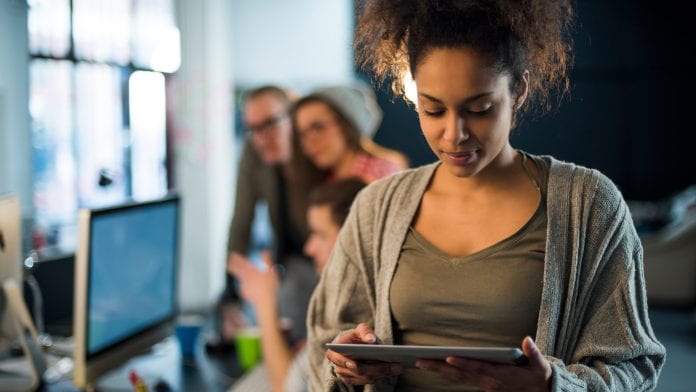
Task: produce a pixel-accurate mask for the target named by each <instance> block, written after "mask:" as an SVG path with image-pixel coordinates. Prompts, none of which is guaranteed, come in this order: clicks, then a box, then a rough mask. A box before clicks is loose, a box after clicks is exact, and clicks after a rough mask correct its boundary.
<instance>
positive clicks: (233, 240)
mask: <svg viewBox="0 0 696 392" xmlns="http://www.w3.org/2000/svg"><path fill="white" fill-rule="evenodd" d="M292 103H293V94H292V93H291V92H288V91H287V90H285V89H283V88H281V87H278V86H270V85H269V86H263V87H259V88H256V89H253V90H251V91H249V92H248V93H247V94H246V96H245V99H244V110H243V121H244V126H245V128H246V129H247V140H246V142H245V144H244V148H243V151H242V155H241V158H240V162H239V171H238V174H237V189H236V192H237V193H236V198H235V205H234V212H233V218H232V222H231V224H230V228H229V239H228V243H227V252H228V258H230V259H231V258H232V257H235V256H237V257H241V258H243V257H246V256H248V254H249V252H250V251H252V250H253V249H252V246H251V244H252V243H253V241H254V238H252V224H253V222H254V218H255V215H256V212H257V211H259V210H258V209H257V208H256V207H257V205H258V204H259V203H261V204H265V205H266V207H267V211H268V217H269V218H270V219H269V220H270V226H271V231H272V234H273V241H272V247H273V253H274V258H275V259H276V260H277V262H278V263H279V264H282V265H283V266H284V270H285V274H284V276H285V277H284V279H283V282H282V286H283V292H284V296H283V298H284V300H286V301H284V302H283V304H282V305H281V310H280V311H281V313H282V314H283V315H284V316H286V317H288V318H289V319H290V320H291V321H292V324H293V331H292V336H293V338H296V339H302V338H304V336H305V326H304V324H305V323H304V318H305V314H306V304H307V301H308V300H309V296H310V295H311V290H312V287H313V286H314V283H315V280H316V278H315V277H314V273H313V271H312V266H311V262H310V261H309V260H308V259H306V258H305V257H303V256H302V245H303V244H304V242H305V240H306V238H307V222H306V220H305V213H306V204H303V203H304V199H301V198H298V197H295V196H294V195H293V194H292V193H291V192H288V190H287V184H288V182H289V180H290V179H289V178H288V177H289V176H290V175H291V173H290V171H289V170H288V164H289V162H290V159H291V156H292V148H291V122H290V114H289V110H290V107H291V105H292ZM268 245H271V244H265V245H264V246H268ZM298 304H299V305H298ZM219 308H220V315H221V317H222V319H221V324H220V325H221V331H220V338H221V339H222V341H223V342H229V341H231V340H232V339H233V337H234V334H235V333H236V331H237V330H239V328H241V327H243V326H244V325H245V324H246V322H247V320H245V317H244V313H243V312H242V308H241V306H240V302H239V296H238V293H237V290H236V288H235V284H234V279H233V278H232V277H231V276H229V275H228V277H227V285H226V289H225V291H224V293H223V295H222V298H221V301H220V306H219Z"/></svg>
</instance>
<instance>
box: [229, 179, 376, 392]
mask: <svg viewBox="0 0 696 392" xmlns="http://www.w3.org/2000/svg"><path fill="white" fill-rule="evenodd" d="M364 186H365V184H364V183H363V182H362V181H360V180H357V179H343V180H338V181H336V182H331V183H326V184H322V185H320V186H319V187H317V188H315V189H314V190H313V191H312V192H311V194H310V196H309V209H308V210H307V222H308V224H309V229H310V235H309V238H308V239H307V242H306V243H305V245H304V252H305V253H306V254H307V255H308V256H310V257H311V258H312V260H313V262H314V268H315V270H316V273H317V276H319V275H321V271H322V270H323V269H324V266H325V265H326V262H327V261H328V260H329V256H330V254H331V250H332V249H333V246H334V243H335V242H336V238H337V237H338V233H339V230H340V228H341V226H342V225H343V222H344V221H345V219H346V216H347V215H348V210H349V208H350V205H351V203H352V201H353V199H354V198H355V196H356V195H357V193H358V192H359V191H360V190H361V189H362V188H363V187H364ZM262 258H263V261H264V267H265V268H262V269H258V268H256V267H254V266H253V265H252V264H251V263H250V262H249V260H246V259H245V258H244V257H242V256H233V257H231V258H230V259H229V261H228V263H227V270H228V271H229V273H230V274H232V275H234V276H235V277H236V278H237V279H238V280H239V282H240V284H241V295H242V297H243V298H244V299H246V300H247V301H249V302H250V303H251V304H252V305H253V307H254V309H255V311H256V314H257V315H258V322H259V328H260V331H261V347H262V352H263V358H264V363H265V367H259V368H257V370H255V372H263V373H264V374H263V377H265V378H267V379H268V380H270V384H271V385H270V386H269V388H270V387H272V390H273V391H284V390H285V391H294V390H304V389H306V385H307V372H308V362H307V356H306V352H305V350H304V343H305V341H301V342H298V343H296V344H294V345H293V346H290V345H289V344H288V342H287V340H286V338H285V336H284V335H283V332H282V326H281V320H280V317H279V312H278V289H279V284H280V283H279V278H278V274H277V273H276V269H275V264H274V262H273V259H272V257H271V255H270V254H269V253H268V252H263V253H262ZM258 376H261V375H257V377H258ZM243 387H244V385H243V382H242V383H240V385H237V386H233V390H234V389H236V388H239V389H243Z"/></svg>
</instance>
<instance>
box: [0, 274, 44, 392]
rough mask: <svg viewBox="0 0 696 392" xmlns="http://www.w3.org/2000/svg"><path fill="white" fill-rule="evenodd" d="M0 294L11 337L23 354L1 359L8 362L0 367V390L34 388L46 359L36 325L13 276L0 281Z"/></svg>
mask: <svg viewBox="0 0 696 392" xmlns="http://www.w3.org/2000/svg"><path fill="white" fill-rule="evenodd" d="M0 297H4V299H5V301H4V302H5V305H4V306H6V307H7V309H6V311H5V313H4V314H5V316H7V317H10V319H11V320H10V321H11V325H12V328H13V329H14V331H13V332H14V333H13V337H14V338H16V339H18V340H19V343H20V345H21V346H22V352H23V354H24V357H23V360H19V361H18V360H16V359H15V358H12V359H10V360H8V363H5V364H9V365H10V366H7V367H5V366H3V367H1V368H0V391H34V390H36V389H38V387H39V385H40V384H41V379H42V376H43V374H44V372H45V371H46V360H45V358H44V356H43V353H42V352H41V345H40V344H39V339H38V335H37V333H36V328H34V323H33V321H32V319H31V316H30V315H29V311H28V310H27V307H26V305H25V304H24V297H23V294H22V291H21V290H20V289H19V286H18V285H17V282H15V280H14V279H7V280H5V281H4V282H2V293H0ZM0 302H2V298H0ZM0 305H2V304H1V303H0ZM8 332H9V331H8Z"/></svg>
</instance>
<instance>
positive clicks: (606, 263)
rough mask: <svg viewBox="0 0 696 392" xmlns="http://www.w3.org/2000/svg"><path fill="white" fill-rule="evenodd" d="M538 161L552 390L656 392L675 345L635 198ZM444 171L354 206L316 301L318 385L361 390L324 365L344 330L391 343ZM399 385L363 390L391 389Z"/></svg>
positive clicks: (541, 322) (576, 171)
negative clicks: (649, 294) (423, 218)
mask: <svg viewBox="0 0 696 392" xmlns="http://www.w3.org/2000/svg"><path fill="white" fill-rule="evenodd" d="M537 158H541V159H544V160H545V161H546V162H547V164H548V166H549V180H548V193H547V208H548V209H547V211H548V231H547V241H546V258H545V266H544V281H543V290H542V295H541V308H540V310H539V319H538V322H537V331H536V337H535V340H536V343H537V345H538V346H539V349H540V350H541V352H542V353H544V354H545V355H546V356H547V359H548V360H549V361H550V362H551V364H552V368H553V376H552V380H551V384H552V388H551V389H552V390H553V391H586V390H589V391H649V390H652V389H654V388H655V386H656V383H657V380H658V376H659V373H660V370H661V368H662V365H663V364H664V361H665V349H664V347H663V346H662V345H661V344H660V342H658V340H657V338H656V337H655V334H654V333H653V330H652V327H651V326H650V321H649V319H648V308H647V303H646V294H645V283H644V278H643V255H642V248H641V245H640V240H639V238H638V236H637V234H636V231H635V229H634V226H633V222H632V220H631V217H630V214H629V211H628V208H627V207H626V203H625V202H624V200H623V198H622V196H621V194H620V192H619V191H618V189H617V188H616V187H615V185H614V184H613V183H612V182H611V181H610V180H609V179H608V178H607V177H605V176H604V175H602V174H601V173H599V172H598V171H596V170H592V169H587V168H584V167H581V166H576V165H574V164H570V163H565V162H561V161H558V160H556V159H554V158H551V157H537ZM437 165H438V163H434V164H430V165H427V166H424V167H421V168H417V169H413V170H409V171H405V172H402V173H399V174H396V175H393V176H391V177H388V178H386V179H383V180H381V181H378V182H376V183H374V184H372V185H371V186H369V187H368V188H366V189H364V190H363V191H362V192H361V194H360V195H359V196H358V198H357V199H356V201H355V203H354V204H353V206H352V208H351V211H350V214H349V216H348V219H347V221H346V223H345V225H344V226H343V229H342V230H341V233H340V235H339V239H338V241H337V245H336V246H335V248H334V251H333V253H332V256H331V259H330V261H329V264H328V266H327V267H326V268H325V269H324V271H323V273H322V277H321V280H320V283H319V285H318V286H317V288H316V290H315V291H314V295H313V296H312V300H311V303H310V310H309V313H308V316H307V323H308V331H309V347H308V349H309V350H310V375H309V382H310V390H312V391H320V390H353V389H354V388H353V387H352V386H350V385H345V384H343V383H341V382H340V381H339V380H337V379H336V377H335V376H334V374H333V372H332V371H331V368H330V366H329V362H328V360H326V359H325V352H326V349H325V348H323V344H324V343H326V342H329V341H331V340H333V339H334V337H336V336H337V335H339V334H340V333H341V332H343V331H346V330H349V329H352V328H354V327H355V325H357V324H358V323H360V322H365V323H368V324H369V325H371V326H373V328H374V330H375V333H376V334H377V336H378V337H379V338H380V339H381V340H382V341H383V342H384V343H386V344H390V343H393V331H392V320H391V314H390V307H389V286H390V284H391V280H392V278H393V276H394V271H395V268H396V264H397V260H398V257H399V253H400V250H401V246H402V244H403V242H404V239H405V236H406V232H407V230H408V227H409V225H410V224H411V222H412V221H413V218H414V216H415V213H416V210H417V209H418V206H419V204H420V201H421V199H422V196H423V193H424V192H425V189H426V187H427V185H428V183H429V181H430V179H431V177H432V175H433V173H434V171H435V168H436V167H437ZM414 289H415V290H417V289H418V288H417V287H415V288H414ZM396 381H397V377H391V378H388V379H385V380H383V381H381V382H379V383H377V384H373V385H368V386H366V387H365V390H366V391H392V390H394V385H395V384H396ZM356 389H360V388H356Z"/></svg>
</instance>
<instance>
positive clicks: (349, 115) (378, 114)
mask: <svg viewBox="0 0 696 392" xmlns="http://www.w3.org/2000/svg"><path fill="white" fill-rule="evenodd" d="M381 121H382V111H381V109H380V107H379V106H378V105H377V102H376V100H375V96H374V93H373V92H372V90H371V89H370V88H369V87H366V86H362V85H356V86H332V87H325V88H321V89H319V90H316V91H314V92H313V93H311V94H310V95H307V96H305V97H303V98H302V99H300V100H299V101H297V103H296V104H295V106H294V107H293V110H292V123H293V131H294V132H293V150H294V154H293V158H292V164H291V167H292V169H293V171H294V172H295V173H296V175H295V176H296V177H298V178H303V179H304V181H306V182H305V183H304V184H303V186H305V187H306V186H310V187H311V182H321V181H324V180H336V179H341V178H359V179H360V180H362V181H364V182H365V183H371V182H373V181H375V180H377V179H379V178H382V177H384V176H387V175H389V174H392V173H395V172H397V171H400V170H403V169H406V168H407V167H408V160H407V159H406V157H405V156H404V155H403V154H401V153H400V152H398V151H395V150H390V149H387V148H385V147H382V146H379V145H378V144H376V143H375V142H374V141H372V137H373V136H374V133H375V131H376V130H377V128H378V127H379V125H380V123H381ZM308 183H309V184H308Z"/></svg>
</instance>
